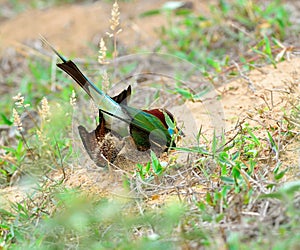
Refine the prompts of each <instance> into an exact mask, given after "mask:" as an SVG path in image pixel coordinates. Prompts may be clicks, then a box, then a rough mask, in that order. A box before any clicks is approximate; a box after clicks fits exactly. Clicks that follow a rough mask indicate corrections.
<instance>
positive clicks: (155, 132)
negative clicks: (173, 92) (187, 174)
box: [45, 40, 178, 151]
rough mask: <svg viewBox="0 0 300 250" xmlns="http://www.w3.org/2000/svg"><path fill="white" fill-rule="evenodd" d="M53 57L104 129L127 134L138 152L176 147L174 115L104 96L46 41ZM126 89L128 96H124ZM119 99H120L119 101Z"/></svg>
mask: <svg viewBox="0 0 300 250" xmlns="http://www.w3.org/2000/svg"><path fill="white" fill-rule="evenodd" d="M45 42H46V43H47V44H48V45H49V46H50V47H51V49H52V50H53V51H54V53H56V55H57V56H58V57H59V58H60V59H61V60H62V61H63V63H58V64H57V66H58V67H59V68H60V69H62V70H63V71H65V72H66V73H67V74H68V75H70V76H71V77H72V78H73V79H74V80H75V81H76V82H77V83H78V84H79V86H80V87H81V88H83V89H84V91H85V92H86V93H87V94H88V95H89V96H90V97H91V98H92V99H93V101H94V102H95V103H96V105H97V106H98V108H99V112H101V113H102V114H103V119H102V120H103V122H104V124H105V128H107V129H109V130H110V131H113V132H115V133H117V134H118V135H120V136H121V137H124V136H127V135H130V136H131V137H132V138H133V140H134V143H135V145H136V147H137V149H138V150H141V151H145V150H148V149H150V148H151V146H154V147H159V148H161V149H163V150H166V149H168V148H169V147H171V146H175V143H174V141H173V139H172V136H173V135H174V134H175V133H178V128H177V127H176V126H175V125H174V122H175V119H174V116H173V115H172V114H171V113H170V112H169V111H167V110H165V109H152V110H141V109H136V108H133V107H130V106H128V105H127V102H126V103H122V102H120V103H118V101H119V100H114V99H113V98H111V97H109V96H108V95H106V94H105V93H104V92H103V91H101V90H100V89H99V88H97V87H96V86H95V85H94V84H93V83H92V82H91V81H90V80H89V79H88V78H87V77H86V76H85V75H84V74H83V73H82V72H81V71H80V70H79V68H78V67H77V66H76V65H75V63H74V62H72V61H71V60H68V59H66V58H65V57H64V56H62V55H61V54H60V53H58V52H57V51H56V50H55V49H54V48H53V47H52V46H51V45H50V44H49V43H48V42H47V41H46V40H45ZM127 90H128V93H127ZM127 90H125V94H124V95H126V96H128V95H130V93H131V88H130V87H129V88H128V89H127ZM121 99H122V98H121Z"/></svg>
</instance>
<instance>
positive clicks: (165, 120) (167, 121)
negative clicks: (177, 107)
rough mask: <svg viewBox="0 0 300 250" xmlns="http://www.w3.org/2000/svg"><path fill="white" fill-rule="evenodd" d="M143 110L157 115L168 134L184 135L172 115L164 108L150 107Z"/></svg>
mask: <svg viewBox="0 0 300 250" xmlns="http://www.w3.org/2000/svg"><path fill="white" fill-rule="evenodd" d="M143 111H145V112H146V113H149V114H151V115H154V116H155V117H157V118H158V119H159V120H160V121H161V122H162V124H163V125H164V126H165V128H166V129H167V130H168V132H169V134H170V136H173V135H176V136H177V137H179V138H180V136H184V133H183V132H182V130H181V129H179V128H178V127H177V126H176V121H175V118H174V115H173V114H172V113H171V112H170V111H168V110H166V109H150V110H143ZM179 138H178V139H179Z"/></svg>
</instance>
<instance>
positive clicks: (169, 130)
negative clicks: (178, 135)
mask: <svg viewBox="0 0 300 250" xmlns="http://www.w3.org/2000/svg"><path fill="white" fill-rule="evenodd" d="M168 132H169V134H170V135H174V133H175V130H174V129H172V128H170V127H169V128H168Z"/></svg>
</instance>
